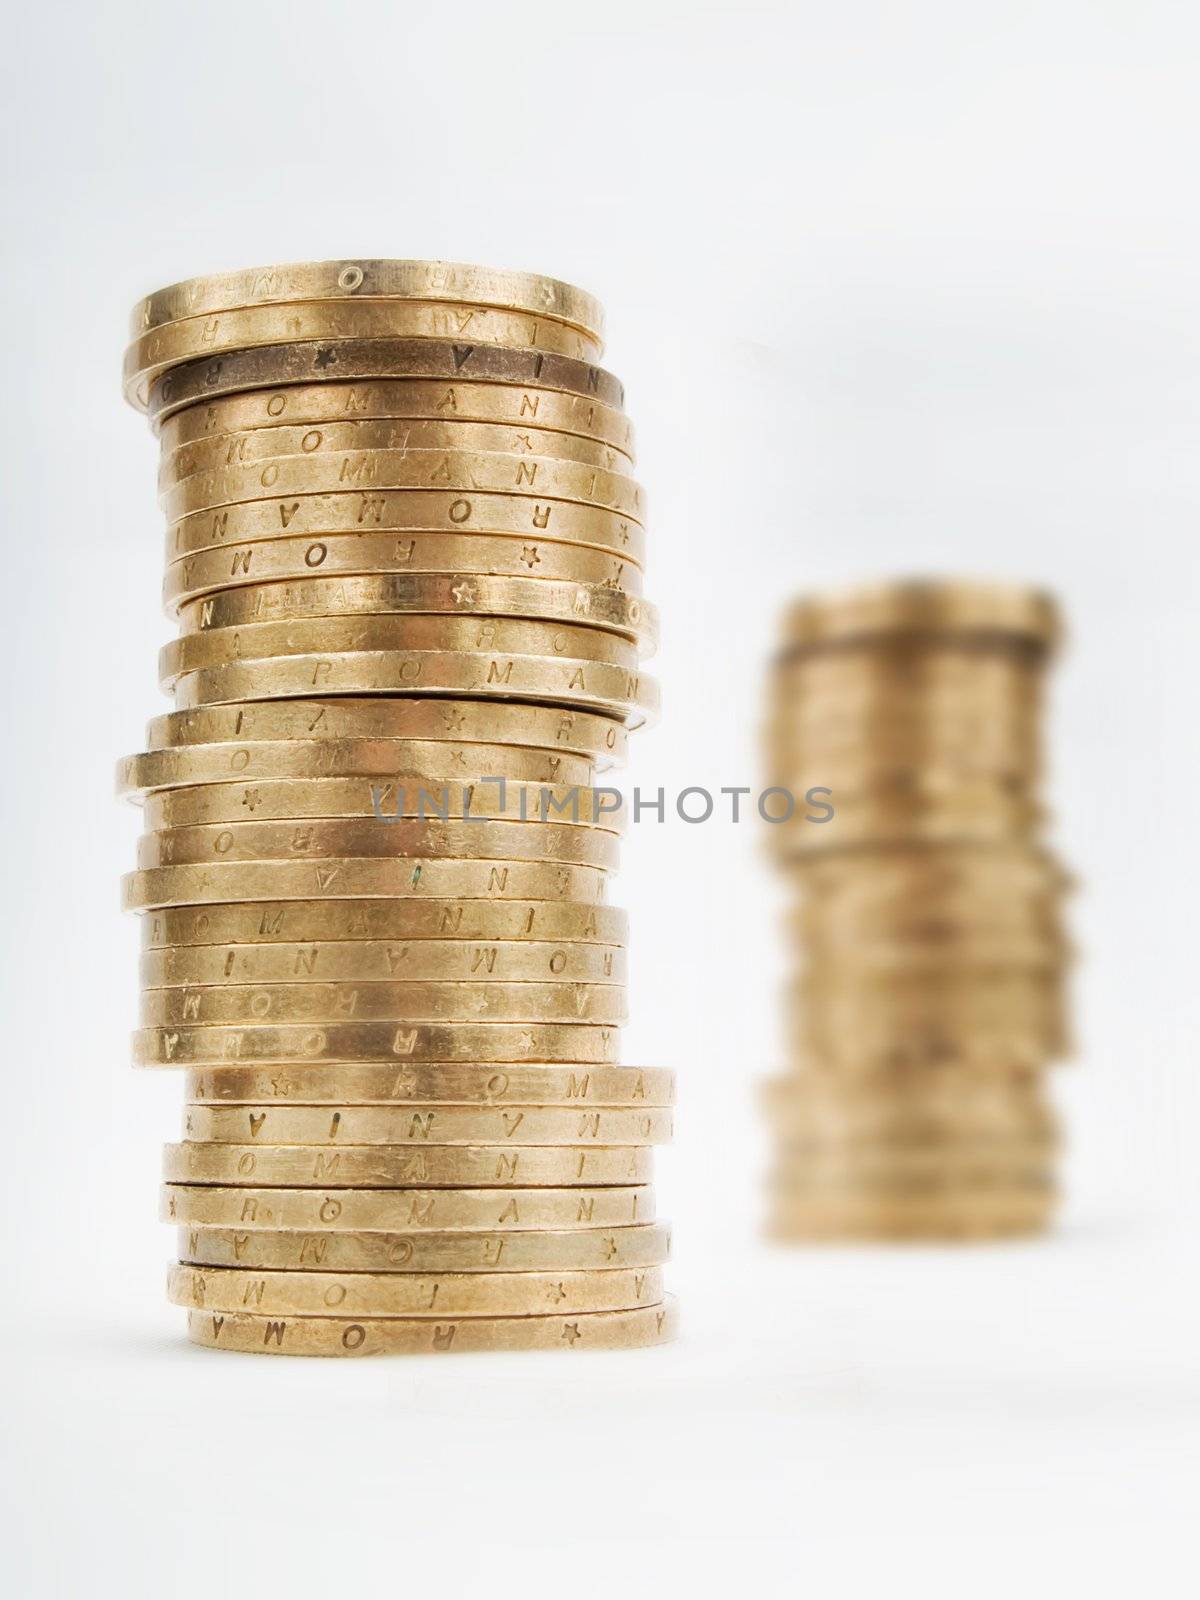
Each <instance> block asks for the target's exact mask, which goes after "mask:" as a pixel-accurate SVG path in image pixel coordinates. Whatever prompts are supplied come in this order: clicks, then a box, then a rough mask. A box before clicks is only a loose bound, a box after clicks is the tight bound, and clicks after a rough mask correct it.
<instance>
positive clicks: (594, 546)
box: [119, 261, 675, 1355]
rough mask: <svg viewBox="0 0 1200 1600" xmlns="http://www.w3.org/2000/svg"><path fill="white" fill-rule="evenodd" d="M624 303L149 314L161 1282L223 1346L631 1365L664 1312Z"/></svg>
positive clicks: (647, 617) (569, 298) (486, 289)
mask: <svg viewBox="0 0 1200 1600" xmlns="http://www.w3.org/2000/svg"><path fill="white" fill-rule="evenodd" d="M601 337H602V314H601V312H600V308H599V307H598V305H597V304H596V302H595V301H594V300H593V299H592V298H591V296H589V295H587V294H584V293H583V292H582V291H580V290H577V289H573V288H571V287H570V286H569V285H566V284H561V283H558V282H557V281H555V280H552V279H546V278H538V277H534V276H531V275H527V274H521V273H503V272H493V271H490V270H488V269H484V268H478V267H460V266H451V265H447V264H445V263H430V262H405V261H365V262H335V263H313V264H309V265H302V266H294V267H279V268H269V269H265V270H262V271H255V272H247V273H235V274H230V275H228V276H225V277H218V278H209V279H197V280H192V281H191V282H189V283H186V284H180V285H176V286H175V287H173V288H170V289H166V290H163V291H161V292H159V293H158V294H155V295H152V296H150V297H149V298H148V299H147V300H145V301H143V302H142V303H141V305H140V306H139V307H137V309H136V310H135V312H134V322H133V342H132V344H131V346H130V349H129V351H128V354H127V357H126V363H125V387H126V395H127V397H128V398H129V399H130V400H131V402H132V403H133V404H134V405H135V406H137V407H138V408H139V409H142V410H144V411H146V412H147V413H148V415H149V418H150V421H151V424H152V426H153V427H154V429H155V430H156V431H157V432H158V434H159V437H160V441H161V447H162V454H161V467H160V471H159V490H160V499H161V501H162V504H163V507H164V509H165V513H166V517H167V521H168V532H167V541H166V562H167V565H166V579H165V585H164V598H165V602H166V605H167V608H168V610H169V612H170V614H171V615H172V616H173V617H175V618H176V619H177V620H178V624H179V636H178V637H177V638H176V639H174V640H173V641H172V642H171V643H170V644H168V645H167V646H166V647H165V649H164V650H163V652H162V655H161V658H160V675H161V680H162V684H163V687H164V688H165V689H167V690H168V691H169V692H172V693H173V695H174V701H175V707H176V709H175V710H173V711H171V712H169V713H168V714H166V715H164V716H160V717H158V718H156V719H155V720H154V721H153V722H152V723H151V725H150V730H149V738H148V748H147V749H146V750H145V751H144V752H143V753H141V754H139V755H136V756H133V757H131V758H129V759H128V760H127V761H125V762H124V763H123V764H122V767H121V771H120V780H119V781H120V787H121V788H122V790H123V791H124V792H125V793H127V794H129V795H131V796H133V797H134V798H137V799H140V800H141V801H142V802H143V804H144V808H145V827H146V831H145V832H144V834H143V836H142V838H141V840H140V843H139V849H138V860H137V870H136V871H135V872H133V873H131V874H130V875H129V877H128V878H127V879H126V880H125V884H124V898H125V902H126V904H127V906H129V907H131V908H132V909H134V910H137V911H139V912H141V913H143V923H142V927H143V954H142V958H141V959H142V967H141V983H142V991H141V1011H140V1029H139V1032H138V1033H137V1034H136V1035H135V1040H134V1051H135V1058H136V1060H137V1062H138V1063H139V1064H140V1065H143V1066H148V1067H180V1068H183V1069H184V1070H186V1072H187V1074H188V1076H187V1106H186V1115H185V1123H184V1138H183V1142H181V1143H179V1144H174V1145H170V1146H168V1147H167V1150H166V1153H165V1178H166V1183H165V1185H164V1190H163V1201H162V1206H163V1215H164V1217H165V1218H166V1219H168V1220H170V1221H173V1222H175V1223H176V1224H178V1225H179V1255H180V1258H181V1259H180V1261H179V1264H178V1265H177V1266H175V1267H174V1268H173V1269H172V1270H171V1273H170V1281H169V1294H170V1297H171V1299H172V1300H173V1301H174V1302H175V1303H177V1304H179V1305H182V1306H185V1307H187V1308H188V1312H189V1317H188V1325H189V1334H190V1337H191V1338H192V1339H193V1340H194V1341H195V1342H196V1343H198V1344H201V1345H205V1346H210V1347H214V1348H218V1349H231V1350H240V1351H255V1352H267V1353H272V1354H276V1353H279V1354H314V1355H369V1354H374V1353H382V1352H409V1351H411V1352H424V1351H447V1350H455V1351H461V1350H479V1349H486V1350H496V1349H587V1348H589V1347H591V1348H627V1347H633V1346H641V1345H650V1344H657V1343H660V1342H662V1341H664V1340H666V1339H667V1338H669V1337H670V1336H671V1334H672V1332H673V1327H674V1316H675V1313H674V1307H673V1303H672V1302H671V1300H670V1299H669V1298H668V1297H666V1296H665V1295H664V1291H663V1264H664V1262H665V1260H666V1258H667V1254H668V1250H669V1242H670V1240H669V1233H668V1230H667V1228H666V1227H665V1225H664V1224H662V1223H661V1222H659V1221H657V1220H656V1216H655V1202H654V1191H653V1188H652V1187H651V1178H652V1175H653V1174H652V1163H653V1150H652V1146H653V1145H655V1144H657V1143H660V1142H662V1141H664V1140H665V1139H667V1138H668V1137H669V1135H670V1130H671V1109H670V1108H671V1104H672V1099H673V1079H672V1076H671V1074H670V1073H669V1072H666V1071H663V1070H658V1069H649V1068H648V1069H644V1070H643V1069H640V1068H636V1067H623V1066H620V1065H618V1064H617V1063H618V1030H619V1025H620V1023H621V1021H622V1020H623V1017H624V1015H625V977H626V966H625V963H626V955H625V944H626V921H625V917H624V914H623V913H622V912H620V911H619V910H616V909H614V908H613V907H611V906H609V905H608V904H607V903H606V890H607V885H608V879H609V877H610V875H611V873H612V872H613V870H614V869H615V867H616V864H617V852H618V845H619V834H618V824H617V816H616V814H615V813H614V811H613V810H612V809H611V807H612V800H611V791H610V793H609V795H608V796H605V795H604V794H602V793H599V792H598V791H597V788H596V787H595V784H596V774H597V773H598V772H600V771H602V769H603V768H605V767H607V766H610V765H612V764H613V763H614V762H617V761H619V760H621V759H622V758H623V756H624V754H625V749H626V740H627V735H628V730H630V729H631V728H635V727H637V726H639V725H640V724H641V723H643V722H644V721H645V720H646V718H647V716H648V715H649V714H651V713H652V712H653V710H654V707H655V697H656V690H655V686H654V684H653V683H652V682H651V681H650V680H649V679H647V678H646V677H645V676H644V675H643V673H642V671H641V668H640V665H639V660H640V657H641V656H643V655H645V654H648V653H649V652H650V650H651V648H652V645H653V642H654V635H655V628H656V622H655V617H654V614H653V612H652V610H651V608H650V607H649V605H647V604H646V602H645V601H643V599H642V598H641V593H642V568H643V559H644V538H645V535H644V512H643V500H642V493H641V491H640V489H639V487H638V485H637V483H636V482H635V481H634V479H633V477H632V476H631V472H632V465H633V457H632V451H633V443H632V430H631V427H630V423H629V420H628V418H627V417H626V415H625V412H624V409H623V394H622V390H621V386H620V384H619V383H618V382H617V380H616V379H615V378H614V377H613V376H612V375H611V374H610V373H608V372H606V371H604V370H603V369H602V368H600V367H599V366H598V365H597V364H596V363H597V361H598V359H599V356H600V352H601Z"/></svg>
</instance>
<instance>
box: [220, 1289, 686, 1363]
mask: <svg viewBox="0 0 1200 1600" xmlns="http://www.w3.org/2000/svg"><path fill="white" fill-rule="evenodd" d="M677 1332H678V1310H677V1307H676V1302H675V1301H674V1300H673V1299H672V1298H670V1297H669V1296H668V1298H667V1299H665V1300H663V1301H662V1302H661V1303H660V1304H659V1305H657V1306H646V1307H642V1308H639V1309H638V1310H635V1311H597V1312H591V1313H581V1314H579V1315H577V1316H571V1315H569V1316H566V1317H563V1316H526V1317H472V1318H468V1319H466V1320H463V1321H444V1322H439V1321H437V1320H435V1319H433V1318H426V1319H424V1320H421V1319H411V1320H410V1319H406V1318H401V1317H394V1318H387V1319H376V1320H374V1321H372V1320H370V1319H362V1320H360V1321H357V1322H352V1321H347V1320H344V1319H338V1318H334V1317H288V1318H286V1319H272V1318H269V1317H265V1316H263V1317H256V1316H249V1315H247V1314H245V1313H241V1314H237V1315H234V1314H231V1313H221V1312H215V1311H212V1312H210V1311H190V1312H189V1313H188V1338H189V1339H191V1340H192V1342H193V1343H194V1344H202V1345H207V1346H208V1347H209V1348H210V1349H213V1350H221V1349H224V1350H241V1351H246V1352H251V1351H252V1352H254V1353H255V1354H265V1355H308V1356H371V1355H397V1354H411V1355H423V1354H431V1355H432V1354H437V1353H439V1352H447V1351H450V1350H457V1351H461V1352H466V1351H472V1350H475V1351H482V1350H635V1349H642V1348H644V1347H646V1346H648V1345H656V1344H665V1343H667V1342H668V1341H669V1340H671V1339H673V1338H674V1337H675V1335H676V1333H677Z"/></svg>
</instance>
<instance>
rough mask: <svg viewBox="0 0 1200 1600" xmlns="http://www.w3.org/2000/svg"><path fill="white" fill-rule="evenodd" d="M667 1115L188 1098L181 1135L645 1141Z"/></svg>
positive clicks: (267, 1140)
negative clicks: (333, 1106) (215, 1102)
mask: <svg viewBox="0 0 1200 1600" xmlns="http://www.w3.org/2000/svg"><path fill="white" fill-rule="evenodd" d="M671 1122H672V1112H671V1111H670V1109H669V1108H666V1107H660V1106H639V1107H637V1108H636V1109H635V1108H633V1107H614V1106H586V1107H581V1108H575V1107H566V1106H538V1105H528V1106H523V1105H515V1104H511V1103H509V1104H505V1105H503V1106H459V1105H444V1106H443V1105H436V1104H433V1103H427V1104H425V1105H424V1106H422V1107H420V1108H419V1109H416V1108H414V1107H412V1106H345V1107H339V1108H338V1109H337V1110H335V1111H330V1110H327V1109H326V1108H325V1107H324V1106H293V1105H287V1106H280V1105H259V1106H207V1105H206V1106H199V1105H193V1106H188V1108H187V1110H186V1112H185V1114H184V1135H185V1137H186V1138H188V1139H199V1140H208V1141H213V1142H218V1143H224V1144H262V1145H287V1144H290V1145H337V1146H340V1145H343V1144H345V1145H368V1144H381V1145H402V1144H413V1145H422V1146H425V1145H431V1144H433V1145H447V1144H448V1145H501V1146H505V1145H512V1146H514V1147H519V1146H521V1145H556V1146H564V1145H597V1146H601V1145H649V1144H665V1143H666V1142H667V1141H668V1140H669V1139H670V1137H671ZM326 1181H331V1180H326ZM573 1181H578V1180H573Z"/></svg>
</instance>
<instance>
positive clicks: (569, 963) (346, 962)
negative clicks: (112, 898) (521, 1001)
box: [140, 939, 626, 989]
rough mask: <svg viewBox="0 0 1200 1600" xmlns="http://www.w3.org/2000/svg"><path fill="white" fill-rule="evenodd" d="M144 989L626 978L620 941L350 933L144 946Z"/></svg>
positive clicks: (615, 980)
mask: <svg viewBox="0 0 1200 1600" xmlns="http://www.w3.org/2000/svg"><path fill="white" fill-rule="evenodd" d="M140 970H141V981H142V986H143V987H144V988H146V989H161V988H175V987H187V988H193V987H195V986H196V985H204V984H227V983H232V984H247V983H272V984H275V983H311V982H314V981H316V982H322V981H325V982H334V981H344V980H347V979H351V980H354V981H355V982H359V983H377V982H381V981H385V980H390V981H392V982H398V981H401V980H404V981H409V982H413V981H429V980H435V981H442V982H445V981H448V980H452V979H453V980H456V981H458V982H470V983H493V982H494V983H561V984H564V985H570V984H574V983H615V984H620V983H624V982H625V977H626V958H625V952H624V950H623V949H621V948H620V947H619V946H618V945H606V944H556V943H549V942H546V941H541V940H532V939H527V940H522V941H520V942H516V941H514V942H513V943H508V944H501V943H493V944H484V943H481V942H477V941H474V940H467V939H417V940H405V941H404V942H402V943H399V942H397V943H391V942H384V941H382V940H381V941H371V940H366V939H356V940H344V941H338V942H335V943H331V942H329V941H320V942H318V943H314V944H269V945H261V944H258V945H255V944H243V945H236V944H230V945H201V946H199V947H191V948H189V947H184V948H182V949H179V948H176V949H159V950H146V951H144V952H143V954H142V957H141V967H140Z"/></svg>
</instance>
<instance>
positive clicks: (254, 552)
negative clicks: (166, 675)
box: [162, 533, 642, 626]
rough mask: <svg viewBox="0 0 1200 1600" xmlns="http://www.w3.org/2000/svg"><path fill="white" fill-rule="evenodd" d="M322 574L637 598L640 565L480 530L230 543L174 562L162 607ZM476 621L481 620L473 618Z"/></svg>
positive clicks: (586, 548) (605, 553) (175, 608)
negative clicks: (581, 590) (519, 584)
mask: <svg viewBox="0 0 1200 1600" xmlns="http://www.w3.org/2000/svg"><path fill="white" fill-rule="evenodd" d="M318 573H324V574H326V575H327V576H329V577H333V578H346V577H375V578H380V577H390V576H392V575H393V574H397V575H406V574H416V575H418V576H419V575H422V574H424V575H425V576H432V577H443V578H444V577H447V576H450V575H454V576H456V577H460V578H467V579H473V578H486V577H492V578H531V577H538V578H545V579H549V580H550V581H551V582H554V583H565V584H573V585H584V586H586V587H590V588H597V587H600V588H609V589H614V590H616V591H617V592H618V593H619V594H624V595H630V596H632V597H633V598H635V599H640V598H641V589H642V577H641V573H640V571H639V569H638V568H637V567H635V566H633V565H632V564H631V563H630V562H629V561H627V560H625V559H624V557H622V556H618V555H617V554H616V553H614V552H608V551H604V550H597V549H594V548H593V547H592V546H591V545H584V544H556V543H553V542H548V541H545V542H537V543H534V542H532V541H530V540H524V541H522V540H520V539H509V538H496V539H493V538H489V537H487V536H486V535H481V534H463V535H462V536H461V537H460V536H457V535H454V534H446V533H429V534H424V535H420V534H410V535H406V536H404V537H402V538H394V537H392V536H391V535H388V534H365V533H364V534H324V535H321V536H320V537H318V538H308V537H305V538H301V539H294V538H279V539H263V540H261V541H260V542H259V543H257V544H245V545H240V546H237V547H230V546H228V545H226V546H222V547H220V548H214V549H211V550H202V551H200V552H199V553H198V554H195V555H189V556H184V557H183V558H182V559H181V560H179V561H176V562H173V563H172V564H171V565H170V566H169V567H168V568H167V570H166V575H165V576H164V578H163V585H162V596H163V605H164V606H165V607H166V609H167V610H168V611H178V610H181V609H182V608H183V607H184V606H185V605H187V604H188V603H189V602H193V601H196V600H199V599H202V598H203V597H204V596H206V595H214V594H219V593H221V592H223V591H225V590H228V589H242V588H246V587H247V586H248V585H250V584H256V585H257V584H263V583H290V582H296V581H303V580H305V579H308V578H312V577H314V576H315V575H316V574H318ZM479 625H480V626H482V625H483V624H479Z"/></svg>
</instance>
